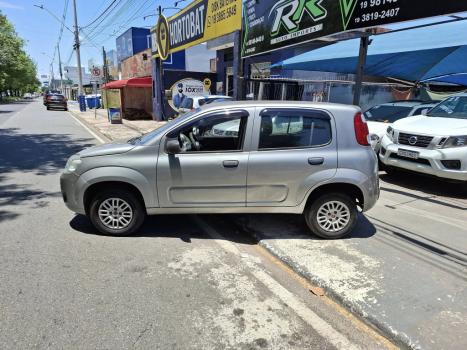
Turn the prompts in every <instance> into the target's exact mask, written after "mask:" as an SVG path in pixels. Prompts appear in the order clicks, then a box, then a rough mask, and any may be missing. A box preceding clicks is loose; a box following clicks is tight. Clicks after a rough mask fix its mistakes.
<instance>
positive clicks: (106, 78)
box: [102, 46, 109, 84]
mask: <svg viewBox="0 0 467 350" xmlns="http://www.w3.org/2000/svg"><path fill="white" fill-rule="evenodd" d="M102 60H103V61H104V64H103V65H102V70H103V71H104V72H103V73H104V84H107V83H108V82H109V67H108V66H107V53H106V52H105V48H104V46H102Z"/></svg>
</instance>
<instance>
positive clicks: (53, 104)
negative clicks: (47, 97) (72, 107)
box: [46, 102, 68, 108]
mask: <svg viewBox="0 0 467 350" xmlns="http://www.w3.org/2000/svg"><path fill="white" fill-rule="evenodd" d="M46 106H47V107H49V108H68V105H67V104H66V103H56V102H48V103H47V104H46Z"/></svg>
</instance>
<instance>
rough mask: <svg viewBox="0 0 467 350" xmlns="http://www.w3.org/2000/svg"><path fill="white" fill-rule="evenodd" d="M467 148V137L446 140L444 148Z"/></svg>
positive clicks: (454, 137)
mask: <svg viewBox="0 0 467 350" xmlns="http://www.w3.org/2000/svg"><path fill="white" fill-rule="evenodd" d="M465 146H467V135H464V136H453V137H450V138H448V139H447V140H446V142H445V143H444V145H443V148H454V147H465Z"/></svg>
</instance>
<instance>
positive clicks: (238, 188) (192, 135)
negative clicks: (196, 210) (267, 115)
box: [157, 108, 254, 208]
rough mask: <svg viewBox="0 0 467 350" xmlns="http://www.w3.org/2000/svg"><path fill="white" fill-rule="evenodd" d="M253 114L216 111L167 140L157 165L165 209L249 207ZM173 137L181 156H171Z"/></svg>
mask: <svg viewBox="0 0 467 350" xmlns="http://www.w3.org/2000/svg"><path fill="white" fill-rule="evenodd" d="M252 111H253V113H254V108H253V109H252ZM249 115H250V113H249V112H248V110H244V109H241V110H240V109H239V110H220V111H216V112H211V113H208V114H206V115H203V116H201V117H198V118H196V119H195V120H192V121H189V122H187V123H185V124H184V125H182V126H180V127H177V128H176V129H175V130H172V131H170V132H169V133H168V134H167V135H166V136H165V137H164V138H163V139H162V144H161V147H160V151H159V160H158V165H157V189H158V194H159V199H160V205H161V207H174V208H175V207H177V208H179V207H214V206H215V207H219V206H225V207H238V206H240V207H244V206H246V176H247V169H248V154H249V152H248V147H249V143H248V142H247V141H248V140H250V139H251V130H250V129H251V125H250V124H251V123H252V120H250V118H249ZM174 138H177V139H178V140H179V141H180V144H181V146H182V152H181V153H179V154H175V155H169V154H167V152H166V149H165V144H166V142H167V140H169V139H174Z"/></svg>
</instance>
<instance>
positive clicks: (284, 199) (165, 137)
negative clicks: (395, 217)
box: [61, 101, 379, 239]
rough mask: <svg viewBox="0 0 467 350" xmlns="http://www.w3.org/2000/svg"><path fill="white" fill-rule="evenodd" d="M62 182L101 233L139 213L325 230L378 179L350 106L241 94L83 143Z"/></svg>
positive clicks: (369, 195)
mask: <svg viewBox="0 0 467 350" xmlns="http://www.w3.org/2000/svg"><path fill="white" fill-rule="evenodd" d="M61 190H62V194H63V199H64V201H65V203H66V205H67V206H68V208H69V209H71V210H72V211H74V212H76V213H79V214H84V215H87V216H88V217H89V219H90V220H91V222H92V224H93V225H94V226H95V228H96V229H97V230H98V231H100V232H101V233H103V234H107V235H118V236H121V235H130V234H132V233H135V232H136V231H137V230H138V229H139V227H140V226H141V225H142V223H143V221H144V219H145V217H146V215H157V214H223V213H289V214H300V215H304V217H305V219H306V222H307V224H308V226H309V228H310V230H311V231H312V232H313V233H314V234H316V235H317V236H319V237H322V238H328V239H333V238H340V237H343V236H345V235H347V234H349V233H350V232H351V231H352V229H353V228H354V226H355V224H356V221H357V214H358V211H359V209H358V208H360V209H361V210H362V211H366V210H369V209H370V208H372V207H373V206H374V204H375V202H376V201H377V199H378V197H379V182H378V166H377V159H376V155H375V152H373V151H372V149H371V147H370V145H369V140H368V127H367V125H366V122H365V119H364V117H363V115H362V113H361V111H360V109H359V108H358V107H354V106H347V105H338V104H327V103H326V104H317V103H308V102H269V101H250V102H226V103H222V104H212V105H207V106H203V107H202V108H200V109H197V110H195V111H192V112H190V113H188V114H185V115H183V116H182V117H180V118H177V119H174V120H172V121H170V122H168V123H167V124H166V125H164V126H163V127H161V128H159V129H157V130H155V131H153V132H151V133H149V134H146V135H143V136H141V137H138V138H134V139H131V140H128V141H126V142H122V143H111V144H106V145H101V146H96V147H91V148H88V149H85V150H83V151H81V152H79V153H78V154H75V155H73V156H72V157H70V159H69V160H68V162H67V164H66V168H65V170H64V172H63V174H62V176H61Z"/></svg>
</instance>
